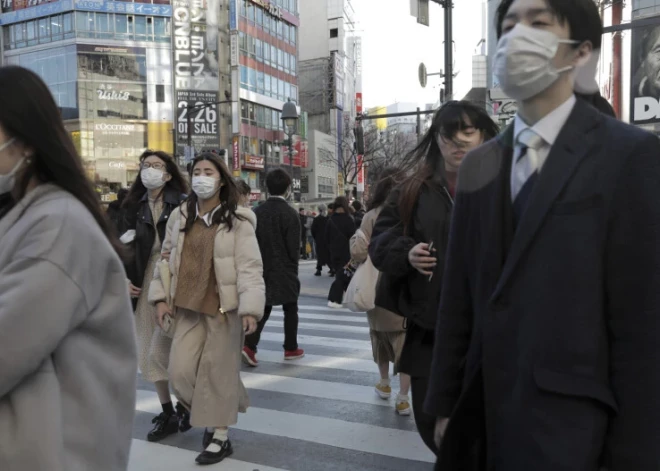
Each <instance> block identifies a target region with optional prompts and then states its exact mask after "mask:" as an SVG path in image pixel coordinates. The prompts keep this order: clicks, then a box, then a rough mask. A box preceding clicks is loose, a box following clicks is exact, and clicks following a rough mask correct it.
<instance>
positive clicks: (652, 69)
mask: <svg viewBox="0 0 660 471" xmlns="http://www.w3.org/2000/svg"><path fill="white" fill-rule="evenodd" d="M630 50H631V52H632V57H631V64H630V65H631V67H630V71H631V74H632V80H631V81H630V84H631V85H630V95H631V97H630V114H631V116H630V122H631V124H653V123H659V122H660V24H652V25H648V26H635V27H633V30H632V47H631V49H630Z"/></svg>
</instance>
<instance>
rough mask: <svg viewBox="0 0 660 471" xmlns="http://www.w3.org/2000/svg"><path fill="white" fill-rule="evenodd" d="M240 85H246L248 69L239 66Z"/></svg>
mask: <svg viewBox="0 0 660 471" xmlns="http://www.w3.org/2000/svg"><path fill="white" fill-rule="evenodd" d="M241 83H242V84H243V85H247V84H248V69H247V67H245V66H244V65H242V66H241Z"/></svg>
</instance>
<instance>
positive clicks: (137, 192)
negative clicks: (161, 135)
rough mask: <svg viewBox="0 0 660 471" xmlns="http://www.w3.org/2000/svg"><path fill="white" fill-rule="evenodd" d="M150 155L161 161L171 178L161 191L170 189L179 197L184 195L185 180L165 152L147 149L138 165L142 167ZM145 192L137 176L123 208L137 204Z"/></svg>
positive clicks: (185, 188)
mask: <svg viewBox="0 0 660 471" xmlns="http://www.w3.org/2000/svg"><path fill="white" fill-rule="evenodd" d="M152 155H153V156H154V157H158V158H159V159H160V160H162V161H163V163H164V164H165V171H166V172H167V173H169V174H170V175H171V176H172V179H171V180H170V181H168V182H167V183H166V184H165V186H164V187H163V189H166V188H172V189H174V190H176V191H177V192H178V193H179V195H185V194H186V193H188V184H187V183H186V180H185V178H183V175H182V174H181V171H180V170H179V166H178V165H177V164H176V162H174V159H173V158H172V156H171V155H170V154H168V153H167V152H163V151H162V150H151V149H147V150H145V151H144V152H143V153H142V155H141V156H140V165H142V163H143V162H144V161H145V159H146V158H147V157H151V156H152ZM146 192H147V188H146V187H145V186H144V183H142V178H140V175H138V176H137V178H136V179H135V181H134V182H133V185H131V189H130V191H129V193H128V196H127V197H126V199H125V200H124V203H123V206H124V207H127V206H130V205H132V204H135V203H137V202H138V201H140V200H141V199H142V197H143V196H144V194H145V193H146Z"/></svg>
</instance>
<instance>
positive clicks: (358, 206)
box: [351, 200, 362, 211]
mask: <svg viewBox="0 0 660 471" xmlns="http://www.w3.org/2000/svg"><path fill="white" fill-rule="evenodd" d="M351 206H353V209H354V210H356V211H360V210H361V209H362V203H360V202H359V201H358V200H355V201H353V202H352V203H351Z"/></svg>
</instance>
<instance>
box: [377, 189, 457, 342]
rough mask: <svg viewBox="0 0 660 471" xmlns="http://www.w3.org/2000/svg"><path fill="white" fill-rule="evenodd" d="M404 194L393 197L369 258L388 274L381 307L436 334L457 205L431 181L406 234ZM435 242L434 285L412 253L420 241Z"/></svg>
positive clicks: (379, 294) (379, 302) (384, 276)
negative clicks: (401, 212) (415, 265)
mask: <svg viewBox="0 0 660 471" xmlns="http://www.w3.org/2000/svg"><path fill="white" fill-rule="evenodd" d="M399 195H400V190H399V189H398V188H397V189H395V190H394V191H393V192H392V194H391V195H390V197H389V198H388V200H387V202H386V203H385V206H384V207H383V210H382V211H381V212H380V214H379V216H378V219H377V220H376V224H375V226H374V230H373V233H372V235H371V244H370V245H369V256H370V257H371V260H372V262H373V264H374V266H375V267H376V268H377V269H378V270H379V271H380V272H381V273H382V276H381V282H380V283H379V284H378V287H377V290H376V305H377V306H380V307H383V308H386V309H389V310H391V311H393V312H396V313H398V314H400V315H402V316H405V317H407V318H408V320H409V321H410V322H413V323H415V324H416V325H418V326H419V327H422V328H423V329H425V330H427V331H430V332H431V333H432V332H433V330H434V329H435V325H436V317H437V312H438V305H439V303H440V287H441V286H442V275H443V270H444V262H445V252H446V250H447V244H448V239H449V226H450V223H451V211H452V206H453V201H452V198H451V195H450V194H449V192H448V191H447V190H446V188H445V187H444V186H442V185H441V184H439V183H433V182H429V183H428V184H427V185H425V186H423V187H422V191H421V193H420V196H419V198H418V199H417V203H416V206H415V210H414V213H413V218H412V219H413V220H412V221H411V223H410V225H409V227H408V229H407V230H406V231H405V233H404V222H403V221H401V217H400V215H399V205H398V201H399ZM431 241H433V247H434V248H435V249H436V252H435V256H436V257H437V259H438V264H437V265H436V267H435V270H434V273H433V277H432V278H431V281H430V282H429V277H428V276H425V275H422V274H421V273H419V272H418V271H417V270H416V269H414V268H413V267H412V265H410V262H409V261H408V252H410V250H411V249H412V248H413V247H414V246H415V245H417V244H419V243H420V242H425V243H430V242H431Z"/></svg>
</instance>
